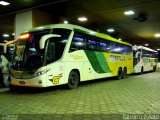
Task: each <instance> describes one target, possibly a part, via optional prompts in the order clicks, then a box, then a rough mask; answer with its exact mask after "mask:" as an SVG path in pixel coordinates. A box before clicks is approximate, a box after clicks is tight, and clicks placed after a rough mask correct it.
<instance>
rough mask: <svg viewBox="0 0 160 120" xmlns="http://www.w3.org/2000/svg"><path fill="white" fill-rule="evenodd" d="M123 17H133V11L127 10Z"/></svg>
mask: <svg viewBox="0 0 160 120" xmlns="http://www.w3.org/2000/svg"><path fill="white" fill-rule="evenodd" d="M124 14H125V15H133V14H134V11H133V10H128V11H125V12H124Z"/></svg>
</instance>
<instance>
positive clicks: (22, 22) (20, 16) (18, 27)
mask: <svg viewBox="0 0 160 120" xmlns="http://www.w3.org/2000/svg"><path fill="white" fill-rule="evenodd" d="M31 28H32V10H28V11H23V12H19V13H16V15H15V27H14V29H15V30H14V31H15V40H17V39H18V36H19V34H21V33H22V32H24V31H27V30H28V29H31Z"/></svg>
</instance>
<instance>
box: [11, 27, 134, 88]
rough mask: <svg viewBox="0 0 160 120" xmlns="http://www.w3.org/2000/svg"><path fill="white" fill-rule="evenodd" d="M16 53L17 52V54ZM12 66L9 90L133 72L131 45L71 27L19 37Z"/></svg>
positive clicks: (33, 31) (39, 29)
mask: <svg viewBox="0 0 160 120" xmlns="http://www.w3.org/2000/svg"><path fill="white" fill-rule="evenodd" d="M17 51H19V52H17ZM14 53H15V54H14V55H13V58H14V59H13V60H12V64H11V70H10V72H11V84H12V86H15V87H16V86H23V87H24V86H26V87H49V86H56V85H62V84H66V85H67V86H68V88H71V89H72V88H75V87H77V86H78V84H79V83H80V82H81V81H87V80H93V79H99V78H106V77H112V76H117V78H118V79H121V78H125V77H126V75H127V74H131V73H132V72H133V51H132V45H131V44H129V43H126V42H123V41H120V40H117V39H115V38H113V37H111V36H109V35H106V34H102V33H98V32H95V31H92V30H89V29H87V28H83V27H81V26H77V25H72V24H52V25H45V26H40V27H36V28H32V29H30V30H29V31H27V32H25V33H22V34H21V35H20V36H19V39H18V42H17V43H16V48H15V52H14Z"/></svg>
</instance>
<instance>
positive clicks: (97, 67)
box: [85, 50, 110, 73]
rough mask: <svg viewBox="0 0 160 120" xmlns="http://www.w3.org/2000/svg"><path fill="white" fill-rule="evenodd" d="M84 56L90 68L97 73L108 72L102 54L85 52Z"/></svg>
mask: <svg viewBox="0 0 160 120" xmlns="http://www.w3.org/2000/svg"><path fill="white" fill-rule="evenodd" d="M85 54H86V56H87V58H88V60H89V62H90V63H91V65H92V68H93V69H94V71H95V72H97V73H107V72H110V69H109V67H108V64H107V62H106V59H105V57H104V55H103V53H100V52H94V51H88V50H85Z"/></svg>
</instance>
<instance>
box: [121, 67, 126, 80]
mask: <svg viewBox="0 0 160 120" xmlns="http://www.w3.org/2000/svg"><path fill="white" fill-rule="evenodd" d="M126 77H127V68H126V67H125V68H124V69H123V75H122V78H123V79H124V78H126Z"/></svg>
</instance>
